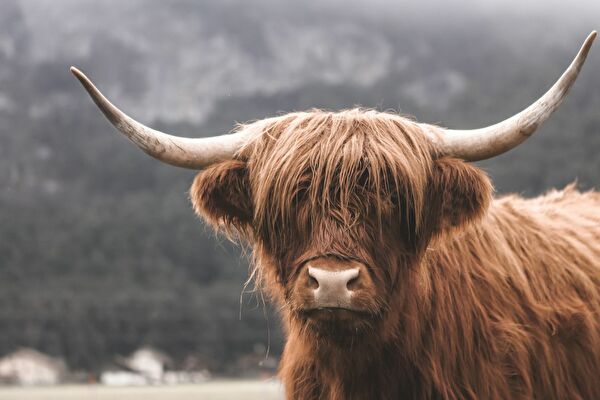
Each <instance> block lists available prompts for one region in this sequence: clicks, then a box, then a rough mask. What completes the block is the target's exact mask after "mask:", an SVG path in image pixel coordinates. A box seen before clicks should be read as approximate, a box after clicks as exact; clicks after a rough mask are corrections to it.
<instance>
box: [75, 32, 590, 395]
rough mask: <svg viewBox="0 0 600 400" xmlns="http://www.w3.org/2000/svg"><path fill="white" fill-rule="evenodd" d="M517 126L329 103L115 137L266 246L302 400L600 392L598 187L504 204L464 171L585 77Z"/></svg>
mask: <svg viewBox="0 0 600 400" xmlns="http://www.w3.org/2000/svg"><path fill="white" fill-rule="evenodd" d="M594 36H595V33H592V35H590V37H589V38H588V40H587V41H586V42H585V44H584V46H583V48H582V50H581V51H580V52H579V54H578V56H577V57H576V59H575V60H574V61H573V63H572V64H571V66H570V67H569V69H568V70H567V71H566V72H565V74H564V75H563V76H562V77H561V78H560V79H559V81H558V82H557V83H556V84H555V85H554V86H553V87H552V88H551V89H550V91H548V92H547V93H546V94H545V95H544V96H543V97H542V98H541V99H540V100H538V101H537V102H536V103H534V104H533V105H532V106H531V107H529V108H528V109H526V110H525V111H523V112H521V113H520V114H517V115H516V116H514V117H512V118H510V119H508V120H506V121H504V122H501V123H500V124H496V125H494V126H491V127H488V128H483V129H479V130H474V131H449V130H444V129H442V128H439V127H434V126H431V125H423V124H419V123H417V122H414V121H412V120H409V119H406V118H403V117H400V116H397V115H393V114H388V113H379V112H375V111H369V110H360V109H354V110H347V111H341V112H325V111H320V110H313V111H309V112H302V113H293V114H287V115H283V116H280V117H277V118H271V119H267V120H262V121H258V122H255V123H252V124H248V125H243V126H240V127H239V129H238V130H237V132H236V133H234V134H231V135H227V136H220V137H213V138H204V139H183V138H177V137H173V136H169V135H166V134H163V133H160V132H157V131H153V130H151V129H150V128H147V127H144V126H143V125H141V124H139V123H138V122H136V121H134V120H132V119H131V118H129V117H127V116H126V115H124V114H123V113H122V112H121V111H119V110H118V109H117V108H116V107H114V106H113V105H112V104H110V103H109V102H108V101H107V100H106V99H105V98H104V97H103V96H102V95H101V94H100V92H98V91H97V89H96V88H95V87H94V86H93V85H92V83H91V82H90V81H89V80H88V79H87V78H86V77H85V76H84V75H83V74H82V73H81V72H79V71H77V70H75V69H73V72H74V73H75V75H76V76H77V77H78V78H79V79H80V81H81V82H82V83H83V85H84V86H85V88H86V89H87V90H88V91H89V92H90V94H91V95H92V97H93V99H94V101H95V102H96V103H97V104H98V105H99V107H100V108H101V109H102V111H103V112H104V113H105V115H106V116H107V117H108V118H109V119H110V121H111V122H113V123H114V124H115V126H116V127H117V128H118V129H119V130H121V131H122V132H123V133H124V134H125V135H127V136H128V137H129V138H130V139H131V140H132V141H134V142H135V143H136V144H138V145H139V146H140V147H142V149H143V150H145V151H146V152H148V153H149V154H151V155H153V156H154V157H157V158H159V159H160V160H162V161H166V162H169V163H172V164H175V165H179V166H185V167H191V168H205V169H204V170H203V171H202V172H200V173H199V174H198V176H197V177H196V179H195V180H194V183H193V185H192V189H191V199H192V202H193V204H194V207H195V209H196V211H197V213H198V214H199V215H201V216H202V217H204V218H205V219H206V220H207V221H208V222H210V223H211V224H213V225H214V226H215V227H216V228H217V229H223V230H225V231H226V232H228V233H230V234H236V235H240V236H241V237H243V238H244V239H245V240H247V241H249V242H250V243H251V244H252V246H253V248H254V265H255V269H254V275H255V277H256V279H257V281H258V282H259V283H260V284H261V285H262V287H264V289H265V290H267V291H268V292H269V293H270V294H271V295H272V297H273V299H274V300H275V302H276V303H277V304H279V305H280V306H281V310H282V314H283V321H284V326H285V330H286V333H287V344H286V348H285V352H284V355H283V359H282V362H281V372H280V376H281V378H282V380H283V382H284V383H285V389H286V393H287V396H288V398H290V399H337V400H342V399H405V398H415V399H432V398H442V399H466V398H468V399H533V398H537V399H600V193H598V192H587V193H580V192H578V191H577V190H576V189H575V188H574V187H572V186H569V187H567V188H566V189H564V190H562V191H551V192H549V193H548V194H546V195H545V196H542V197H538V198H535V199H529V200H528V199H523V198H521V197H519V196H508V197H503V198H500V199H496V200H493V199H492V185H491V183H490V181H489V179H488V177H487V176H486V175H485V173H484V172H483V171H481V170H480V169H479V168H477V167H474V166H473V165H471V164H469V163H467V162H466V161H473V160H479V159H484V158H489V157H493V156H494V155H497V154H500V153H502V152H505V151H507V150H509V149H510V148H512V147H514V146H516V145H517V144H519V143H520V142H522V141H523V140H525V138H526V137H527V136H529V135H531V134H532V133H533V131H534V130H535V129H536V128H537V127H538V126H539V125H540V124H541V123H542V122H543V121H544V120H545V119H546V118H548V116H549V115H550V114H551V113H552V111H554V109H556V108H557V107H558V105H559V103H560V102H561V100H562V98H563V97H564V96H565V95H566V92H567V91H568V89H569V88H570V86H571V85H572V84H573V82H574V81H575V79H576V77H577V74H578V72H579V70H580V68H581V66H582V64H583V62H584V60H585V57H586V55H587V52H588V51H589V48H590V46H591V43H592V41H593V39H594Z"/></svg>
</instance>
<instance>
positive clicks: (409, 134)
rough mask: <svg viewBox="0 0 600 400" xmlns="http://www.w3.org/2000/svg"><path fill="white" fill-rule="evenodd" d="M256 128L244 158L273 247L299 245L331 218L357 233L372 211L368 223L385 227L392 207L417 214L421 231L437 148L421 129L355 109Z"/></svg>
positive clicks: (257, 218) (264, 233)
mask: <svg viewBox="0 0 600 400" xmlns="http://www.w3.org/2000/svg"><path fill="white" fill-rule="evenodd" d="M255 125H256V128H258V129H257V130H258V131H257V132H256V135H255V136H254V139H253V140H251V141H250V142H249V143H248V144H247V145H246V147H245V148H243V149H242V150H241V151H240V154H242V155H243V156H244V158H246V159H247V160H248V168H249V170H250V171H251V173H250V179H251V184H250V186H251V187H252V188H253V200H254V223H255V229H258V230H259V232H260V235H259V236H261V237H262V238H267V241H268V242H269V243H270V244H272V245H274V246H275V245H281V244H285V243H290V241H293V240H298V239H299V238H298V235H299V234H300V235H302V233H308V232H309V230H310V227H311V226H314V225H313V223H317V221H319V220H322V219H323V218H330V217H331V216H333V218H335V219H336V222H337V223H339V224H340V225H341V226H345V227H351V226H352V225H353V224H354V223H356V221H357V219H358V218H359V217H360V216H361V213H365V212H369V213H372V214H373V215H372V216H371V215H370V216H369V221H376V222H377V221H378V222H379V223H380V224H379V225H381V222H383V219H384V218H389V217H390V215H389V211H390V208H391V207H390V202H393V201H400V202H402V204H403V205H404V206H405V212H407V213H408V212H409V211H410V212H411V213H413V214H414V216H415V217H414V219H415V221H414V225H415V226H414V227H413V228H415V229H416V230H418V229H419V227H420V223H421V218H420V216H421V214H422V211H423V207H424V201H425V196H426V187H427V183H428V179H429V176H430V174H431V168H432V158H431V157H432V156H431V154H432V153H433V151H432V150H433V149H432V145H431V143H430V142H429V140H428V139H427V138H426V137H425V135H424V134H423V133H422V131H421V128H420V127H419V126H418V125H417V124H416V123H414V122H412V121H410V120H408V119H406V118H403V117H400V116H398V115H393V114H388V113H381V112H376V111H372V110H362V109H352V110H346V111H341V112H327V111H321V110H312V111H310V112H302V113H292V114H287V115H284V116H282V117H279V118H272V119H267V120H263V121H259V122H257V123H255ZM242 128H243V129H248V128H250V129H256V128H255V127H253V126H245V127H242ZM300 201H302V203H303V204H306V205H307V206H306V209H309V210H310V212H307V213H305V214H306V215H303V214H302V207H298V203H299V202H300ZM401 218H402V216H401ZM269 236H272V237H271V238H270V240H269V239H268V237H269Z"/></svg>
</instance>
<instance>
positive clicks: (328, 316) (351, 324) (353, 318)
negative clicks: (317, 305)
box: [296, 309, 382, 345]
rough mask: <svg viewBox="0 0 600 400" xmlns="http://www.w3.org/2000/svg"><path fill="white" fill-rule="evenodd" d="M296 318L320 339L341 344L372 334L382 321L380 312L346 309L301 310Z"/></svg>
mask: <svg viewBox="0 0 600 400" xmlns="http://www.w3.org/2000/svg"><path fill="white" fill-rule="evenodd" d="M296 318H298V319H299V320H300V322H301V324H302V326H303V327H304V328H305V329H306V330H307V331H308V332H310V333H312V334H314V335H316V336H317V337H318V338H319V339H320V340H324V341H326V342H328V343H331V344H340V345H345V344H346V343H356V342H357V341H359V340H360V339H361V338H365V337H368V336H370V335H371V334H372V333H373V332H374V331H376V330H377V328H378V327H379V326H380V325H381V323H382V318H381V316H380V315H379V313H375V312H370V311H352V310H346V309H323V310H301V311H298V312H297V313H296Z"/></svg>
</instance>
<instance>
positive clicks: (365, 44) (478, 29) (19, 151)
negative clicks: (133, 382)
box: [0, 0, 600, 383]
mask: <svg viewBox="0 0 600 400" xmlns="http://www.w3.org/2000/svg"><path fill="white" fill-rule="evenodd" d="M599 28H600V3H598V2H595V1H592V0H590V1H574V2H570V3H569V5H568V6H566V5H565V3H564V2H563V1H556V0H550V1H542V0H539V1H532V2H522V1H516V0H514V1H508V2H500V1H475V0H469V1H462V2H460V3H459V4H452V3H451V2H447V1H433V2H427V3H419V4H418V5H417V4H416V3H415V4H410V3H405V2H402V3H401V2H394V1H384V0H343V1H342V0H305V1H302V2H291V1H288V2H283V1H275V0H253V1H248V0H218V1H217V0H214V1H201V2H200V1H192V0H171V1H160V0H130V1H114V0H103V1H99V0H60V1H58V0H3V1H2V2H0V380H3V381H4V382H9V383H10V382H13V383H15V382H16V383H23V382H21V381H20V380H22V379H23V378H20V377H15V372H14V371H15V368H16V367H14V360H15V359H19V357H21V359H25V360H26V361H27V360H29V361H27V362H31V363H33V364H32V365H37V367H36V368H38V367H39V365H40V363H41V364H44V363H46V366H48V365H52V366H53V367H52V368H50V367H48V368H50V369H57V368H58V370H60V373H59V375H57V376H59V378H57V381H68V382H85V381H89V382H95V381H98V380H102V381H104V382H108V381H110V379H113V380H114V379H117V380H118V379H121V378H123V376H125V375H126V374H125V375H124V373H129V374H135V373H136V369H135V368H134V367H132V365H137V364H135V362H136V361H135V360H136V357H137V359H138V361H139V358H140V357H141V358H142V360H146V361H147V360H151V361H150V364H148V363H146V364H145V365H155V366H156V365H160V368H159V367H156V368H159V369H155V370H152V371H154V372H152V371H151V373H155V372H156V371H161V372H160V373H161V374H163V372H164V371H187V373H188V374H187V375H173V376H172V377H171V378H168V379H173V380H174V381H178V380H179V381H181V380H186V379H187V380H189V381H194V379H196V380H202V379H208V377H210V376H213V377H215V376H216V377H259V376H270V375H272V374H273V373H274V372H275V370H276V366H277V360H278V357H279V355H280V353H281V350H282V346H283V335H282V333H281V329H280V325H279V321H278V317H277V314H276V312H274V310H273V308H272V307H270V306H269V305H268V303H267V304H264V303H263V300H262V299H261V296H260V294H258V293H253V292H252V290H251V289H252V284H251V283H250V285H249V286H248V287H247V288H246V289H245V290H244V283H245V282H246V279H247V263H246V261H245V259H244V258H243V257H240V251H239V249H238V248H237V247H236V246H234V245H231V244H230V243H228V242H227V240H225V239H223V238H219V237H216V236H215V235H214V234H213V233H212V232H211V231H210V230H209V229H208V228H207V227H205V226H204V225H203V224H202V222H201V221H199V220H198V219H197V218H196V217H195V216H194V214H193V212H192V210H191V206H190V203H189V201H188V198H187V196H188V195H187V190H188V187H189V185H190V183H191V180H192V178H193V176H194V172H193V171H186V170H182V169H178V168H174V167H170V166H167V165H164V164H161V163H159V162H157V161H155V160H153V159H151V158H149V157H147V156H146V155H144V154H143V153H142V152H140V151H138V150H137V149H136V148H135V147H134V146H132V145H131V144H130V143H128V142H127V140H126V139H124V138H123V137H121V136H120V135H118V134H117V133H116V132H115V131H114V129H113V128H112V127H111V126H110V124H109V123H108V122H107V121H106V120H105V119H104V118H103V116H102V115H101V114H100V112H99V111H98V110H97V109H96V108H95V106H94V105H93V103H92V102H91V100H90V99H89V98H88V96H87V94H86V93H85V92H84V91H83V89H82V88H81V87H80V86H79V83H78V82H77V81H76V80H75V79H74V78H73V77H72V76H71V75H70V73H69V71H68V67H69V66H70V65H76V66H78V67H79V68H81V69H82V70H83V71H84V72H86V74H88V76H90V78H92V79H93V80H94V82H95V83H96V84H97V85H98V86H99V87H100V88H101V89H102V90H103V92H104V93H105V94H106V95H107V96H108V97H109V98H110V99H111V100H113V101H114V102H115V103H116V104H117V105H118V106H119V107H120V108H122V109H123V110H125V111H127V112H128V113H129V114H130V115H132V116H133V117H135V118H136V119H138V120H140V121H142V122H144V123H146V124H148V125H151V126H153V127H155V128H158V129H161V130H164V131H168V132H170V133H173V134H178V135H184V136H202V135H213V134H217V133H226V132H228V131H229V130H230V129H232V128H233V127H234V124H235V123H236V122H244V121H248V120H253V119H261V118H264V117H268V116H273V115H278V114H280V113H282V112H287V111H294V110H303V109H307V108H312V107H323V108H328V109H341V108H347V107H353V106H355V105H362V106H365V107H372V108H376V109H378V110H395V111H397V112H400V113H403V114H408V115H412V116H415V117H416V118H417V119H418V120H420V121H422V122H430V123H438V124H441V125H443V126H448V127H451V128H474V127H480V126H484V125H489V124H491V123H495V122H497V121H499V120H501V119H504V118H505V117H507V116H510V115H512V114H514V113H516V112H518V111H520V110H521V109H523V108H524V107H526V106H528V105H529V104H530V103H531V102H533V101H534V100H535V99H537V97H539V96H540V95H541V94H542V93H544V92H545V91H546V89H547V88H549V87H550V85H551V84H553V83H554V81H555V80H556V79H557V78H558V77H559V76H560V74H561V73H562V72H563V70H564V69H565V68H566V67H567V65H568V64H569V63H570V62H571V60H572V58H573V57H574V56H575V54H576V52H577V50H578V49H579V46H580V45H581V44H582V43H583V40H584V39H585V37H586V36H587V35H588V34H589V32H590V31H591V30H593V29H599ZM594 47H595V48H593V49H592V51H591V54H590V57H589V59H588V61H587V64H586V65H585V67H584V69H583V72H582V74H581V77H580V78H579V81H578V82H577V83H576V84H575V86H574V88H573V90H572V93H571V94H570V96H569V97H568V98H567V99H566V101H565V102H564V104H563V106H562V107H561V108H560V109H559V110H558V111H557V112H556V114H555V115H554V116H553V117H552V118H551V119H550V120H549V121H548V122H547V123H546V124H545V125H544V126H543V127H542V129H541V130H540V132H538V134H537V135H536V136H534V137H533V138H532V139H531V140H529V141H527V142H526V143H525V144H524V145H522V146H520V147H519V148H518V149H516V150H514V151H512V152H510V153H508V154H506V155H504V156H501V157H498V158H496V159H494V160H492V161H488V162H485V163H481V164H480V166H481V167H483V168H484V169H485V170H487V171H488V172H489V174H490V175H491V177H492V178H493V181H494V182H495V185H496V188H497V191H498V193H499V194H502V193H507V192H518V193H522V194H525V195H536V194H539V193H542V192H543V191H545V190H547V189H549V188H551V187H563V186H565V185H567V184H568V183H570V182H573V181H575V180H577V181H578V182H579V186H580V187H581V188H583V189H587V188H592V187H594V186H596V187H598V186H600V44H598V43H596V45H595V46H594ZM140 352H141V353H140ZM140 354H141V355H140ZM11 357H12V358H11ZM144 357H146V358H144ZM7 360H8V361H7ZM10 360H13V364H10V362H11V361H10ZM32 360H33V361H32ZM152 360H153V361H152ZM146 361H143V362H146ZM3 362H4V363H5V364H3ZM143 362H142V364H143ZM152 362H154V364H152ZM7 363H8V364H7ZM36 363H37V364H36ZM3 365H4V368H5V369H4V370H3V369H2V368H3ZM6 365H8V366H6ZM11 365H12V367H11ZM10 368H13V369H10ZM39 368H41V367H39ZM152 368H154V367H152ZM2 371H5V372H6V371H9V373H4V375H3V372H2ZM10 371H12V372H10ZM107 372H114V373H115V374H117V375H114V376H113V375H110V376H108V377H107V375H106V373H107ZM11 373H12V375H11ZM118 373H121V375H119V374H118ZM34 375H35V374H34ZM51 375H52V374H51ZM52 376H54V375H52ZM129 378H131V376H129ZM32 379H34V378H32ZM36 379H37V378H36ZM40 379H41V378H40ZM123 379H125V378H123ZM132 379H133V378H132ZM152 379H154V377H152ZM160 379H163V380H164V379H167V378H165V377H164V376H163V375H161V378H160ZM34 380H35V379H34ZM107 380H108V381H107ZM179 381H178V382H179ZM186 382H187V381H186ZM25 383H27V382H25Z"/></svg>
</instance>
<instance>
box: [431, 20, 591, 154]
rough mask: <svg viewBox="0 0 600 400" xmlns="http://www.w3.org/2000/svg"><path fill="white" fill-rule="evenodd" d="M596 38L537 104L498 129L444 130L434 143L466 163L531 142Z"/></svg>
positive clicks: (437, 135) (495, 126)
mask: <svg viewBox="0 0 600 400" xmlns="http://www.w3.org/2000/svg"><path fill="white" fill-rule="evenodd" d="M595 38H596V31H593V32H592V33H590V35H589V36H588V37H587V39H586V40H585V42H584V43H583V46H582V47H581V49H580V50H579V53H577V56H576V57H575V59H574V60H573V62H572V63H571V65H569V68H567V70H566V71H565V72H564V73H563V75H562V76H561V77H560V78H559V79H558V81H556V83H555V84H554V86H552V87H551V88H550V90H548V91H547V92H546V93H545V94H544V95H543V96H542V97H540V98H539V99H538V100H537V101H536V102H535V103H533V104H532V105H530V106H529V107H527V108H526V109H525V110H523V111H521V112H520V113H518V114H516V115H513V116H512V117H510V118H508V119H506V120H504V121H502V122H499V123H497V124H495V125H491V126H488V127H486V128H481V129H473V130H450V129H446V130H442V131H441V132H439V133H437V134H436V132H432V130H431V129H425V130H426V132H428V133H430V134H431V136H432V139H433V141H434V142H435V143H436V144H437V145H438V147H439V150H440V152H441V153H442V154H444V155H449V156H452V157H456V158H461V159H463V160H466V161H479V160H485V159H487V158H492V157H495V156H497V155H500V154H502V153H504V152H507V151H508V150H510V149H512V148H513V147H516V146H518V145H519V144H521V143H522V142H523V141H525V140H526V139H527V138H529V137H530V136H531V135H532V134H533V133H534V132H535V131H536V130H537V129H538V128H539V126H540V125H541V124H542V123H543V122H544V121H546V120H547V119H548V117H550V115H551V114H552V113H553V112H554V111H555V110H556V109H557V108H558V106H559V105H560V103H561V102H562V100H563V99H564V98H565V96H566V95H567V93H568V92H569V89H570V88H571V86H573V83H575V80H576V79H577V76H578V75H579V71H580V70H581V67H582V66H583V63H584V62H585V59H586V57H587V55H588V52H589V51H590V48H591V47H592V43H593V42H594V39H595Z"/></svg>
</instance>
